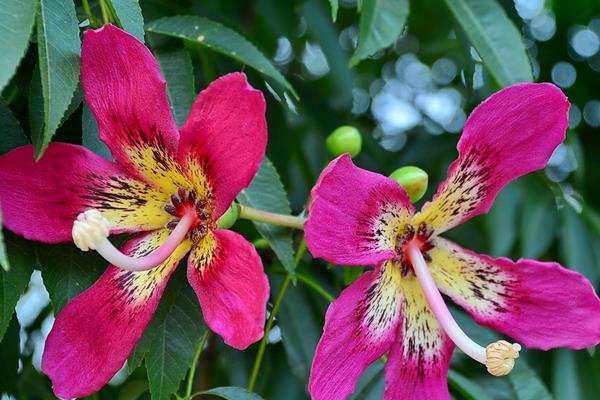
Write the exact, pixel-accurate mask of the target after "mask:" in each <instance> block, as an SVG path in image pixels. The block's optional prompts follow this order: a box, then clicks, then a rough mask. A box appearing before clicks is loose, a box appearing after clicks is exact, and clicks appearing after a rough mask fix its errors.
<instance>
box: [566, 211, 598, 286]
mask: <svg viewBox="0 0 600 400" xmlns="http://www.w3.org/2000/svg"><path fill="white" fill-rule="evenodd" d="M560 214H561V225H562V226H561V233H560V236H559V238H560V244H561V250H562V256H563V259H564V265H565V266H566V267H567V268H572V269H574V270H575V271H577V272H579V273H581V274H583V275H585V277H586V278H588V279H589V280H590V282H592V284H594V285H596V284H597V283H598V268H597V267H596V260H595V257H594V250H593V248H592V243H591V241H590V236H589V234H588V231H587V228H586V226H585V224H584V222H583V220H582V219H581V215H579V214H577V213H576V212H575V211H573V209H572V208H571V207H568V206H567V207H563V208H562V209H561V210H560Z"/></svg>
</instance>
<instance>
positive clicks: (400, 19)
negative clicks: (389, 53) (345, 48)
mask: <svg viewBox="0 0 600 400" xmlns="http://www.w3.org/2000/svg"><path fill="white" fill-rule="evenodd" d="M406 17H408V0H364V1H363V4H362V8H361V11H360V23H359V29H358V47H357V48H356V50H355V51H354V54H353V55H352V57H351V58H350V66H351V67H353V66H355V65H356V64H358V62H359V61H360V60H363V59H365V58H367V57H369V56H371V55H373V54H375V53H376V52H377V51H379V50H381V49H384V48H386V47H388V46H390V45H391V44H392V43H394V41H395V40H396V39H398V36H400V34H401V33H402V30H403V29H404V25H405V24H406Z"/></svg>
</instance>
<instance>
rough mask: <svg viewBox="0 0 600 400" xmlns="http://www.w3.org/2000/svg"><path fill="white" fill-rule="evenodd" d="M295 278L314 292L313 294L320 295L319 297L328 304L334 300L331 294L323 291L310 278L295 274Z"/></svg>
mask: <svg viewBox="0 0 600 400" xmlns="http://www.w3.org/2000/svg"><path fill="white" fill-rule="evenodd" d="M296 277H297V278H298V280H299V281H300V282H302V283H304V284H305V285H306V286H308V287H309V288H311V289H312V290H314V291H315V292H317V293H318V294H320V295H321V297H323V298H324V299H325V300H327V301H328V302H330V303H331V302H332V301H333V300H335V297H333V296H332V295H331V294H329V292H327V291H326V290H325V289H323V288H322V287H321V286H320V285H319V284H318V283H316V282H315V281H314V280H313V279H312V278H310V277H308V276H306V275H304V274H296Z"/></svg>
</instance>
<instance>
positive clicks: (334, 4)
mask: <svg viewBox="0 0 600 400" xmlns="http://www.w3.org/2000/svg"><path fill="white" fill-rule="evenodd" d="M329 5H330V6H331V19H332V20H333V22H335V20H336V19H337V14H338V9H339V7H340V5H339V4H338V0H329Z"/></svg>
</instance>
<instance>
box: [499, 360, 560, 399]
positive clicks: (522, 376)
mask: <svg viewBox="0 0 600 400" xmlns="http://www.w3.org/2000/svg"><path fill="white" fill-rule="evenodd" d="M508 380H509V381H510V384H511V386H512V388H513V389H514V392H515V395H516V397H515V399H516V400H549V399H552V396H551V395H550V393H549V392H548V389H547V388H546V386H545V385H544V383H543V382H542V380H541V379H540V377H539V376H538V375H537V374H536V373H535V371H533V370H532V369H531V368H530V367H529V366H528V365H527V363H526V362H525V361H523V360H519V362H517V363H516V364H515V369H514V370H513V371H512V372H511V373H510V374H508Z"/></svg>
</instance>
